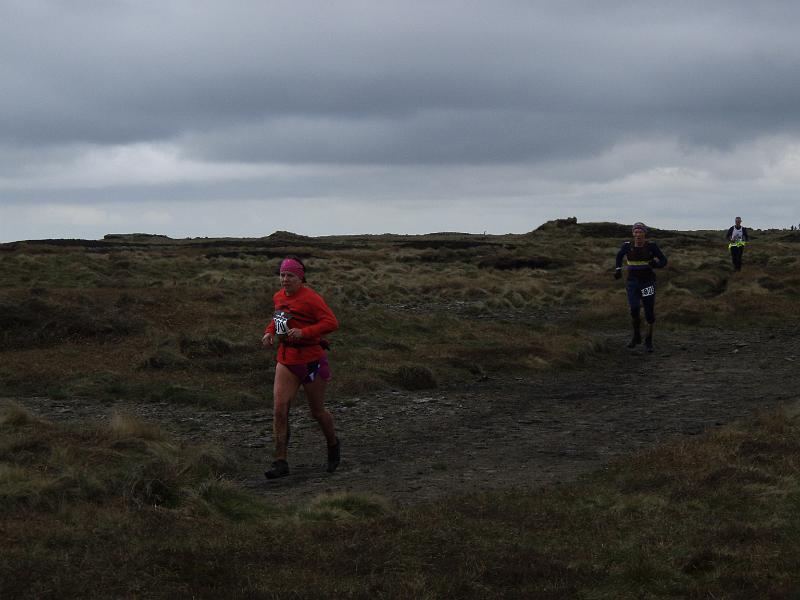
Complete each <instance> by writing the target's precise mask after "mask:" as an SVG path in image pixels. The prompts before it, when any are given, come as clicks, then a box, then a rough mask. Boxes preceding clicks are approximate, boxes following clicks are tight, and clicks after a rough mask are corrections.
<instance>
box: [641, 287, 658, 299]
mask: <svg viewBox="0 0 800 600" xmlns="http://www.w3.org/2000/svg"><path fill="white" fill-rule="evenodd" d="M655 293H656V286H654V285H648V286H647V287H645V288H642V298H647V297H648V296H652V295H653V294H655Z"/></svg>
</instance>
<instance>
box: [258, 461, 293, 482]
mask: <svg viewBox="0 0 800 600" xmlns="http://www.w3.org/2000/svg"><path fill="white" fill-rule="evenodd" d="M288 474H289V463H288V462H286V461H285V460H283V459H282V458H279V459H278V460H276V461H275V462H273V463H272V466H271V467H270V468H269V470H267V471H265V472H264V476H265V477H266V478H267V479H278V477H286V476H287V475H288Z"/></svg>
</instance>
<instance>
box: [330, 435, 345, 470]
mask: <svg viewBox="0 0 800 600" xmlns="http://www.w3.org/2000/svg"><path fill="white" fill-rule="evenodd" d="M341 460H342V444H341V442H340V441H339V438H336V445H335V446H328V473H333V472H334V471H335V470H336V467H338V466H339V462H340V461H341Z"/></svg>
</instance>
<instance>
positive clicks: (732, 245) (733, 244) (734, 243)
mask: <svg viewBox="0 0 800 600" xmlns="http://www.w3.org/2000/svg"><path fill="white" fill-rule="evenodd" d="M746 243H747V242H731V243H730V244H728V248H733V247H734V246H744V245H745V244H746Z"/></svg>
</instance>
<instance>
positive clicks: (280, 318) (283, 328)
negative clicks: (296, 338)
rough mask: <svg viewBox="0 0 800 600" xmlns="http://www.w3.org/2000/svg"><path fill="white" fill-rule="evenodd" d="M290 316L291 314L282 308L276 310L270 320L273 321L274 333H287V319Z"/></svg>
mask: <svg viewBox="0 0 800 600" xmlns="http://www.w3.org/2000/svg"><path fill="white" fill-rule="evenodd" d="M291 318H292V315H290V314H289V313H287V312H284V311H282V310H279V311H277V312H276V313H275V314H274V315H273V316H272V320H273V321H275V335H286V334H287V333H289V319H291Z"/></svg>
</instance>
